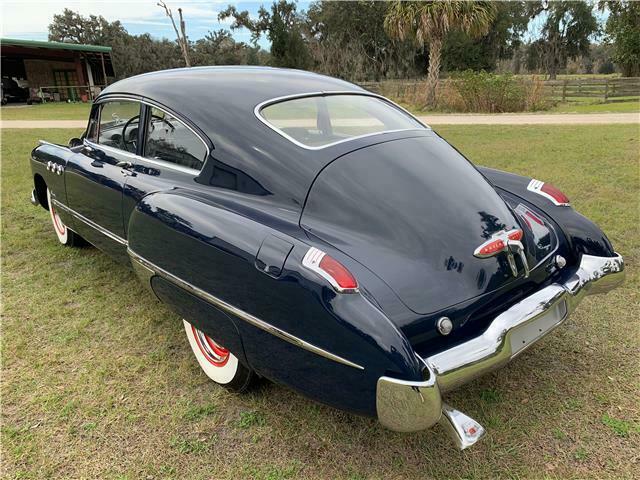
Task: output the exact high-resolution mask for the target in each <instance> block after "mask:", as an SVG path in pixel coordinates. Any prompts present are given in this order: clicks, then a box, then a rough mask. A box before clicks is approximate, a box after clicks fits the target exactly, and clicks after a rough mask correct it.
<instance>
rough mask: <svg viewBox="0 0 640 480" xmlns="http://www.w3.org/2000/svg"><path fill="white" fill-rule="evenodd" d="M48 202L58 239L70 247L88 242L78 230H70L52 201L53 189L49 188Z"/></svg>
mask: <svg viewBox="0 0 640 480" xmlns="http://www.w3.org/2000/svg"><path fill="white" fill-rule="evenodd" d="M47 203H48V205H49V215H51V223H53V229H54V230H55V232H56V235H57V236H58V240H59V241H60V243H61V244H63V245H67V246H69V247H80V246H83V245H85V244H86V242H85V241H84V239H83V238H82V237H81V236H80V235H78V234H77V233H76V232H73V231H71V230H69V228H68V227H67V226H66V225H65V224H64V222H63V221H62V219H61V218H60V216H59V215H58V212H57V211H56V209H55V207H54V206H53V203H52V202H51V191H50V190H49V189H48V188H47Z"/></svg>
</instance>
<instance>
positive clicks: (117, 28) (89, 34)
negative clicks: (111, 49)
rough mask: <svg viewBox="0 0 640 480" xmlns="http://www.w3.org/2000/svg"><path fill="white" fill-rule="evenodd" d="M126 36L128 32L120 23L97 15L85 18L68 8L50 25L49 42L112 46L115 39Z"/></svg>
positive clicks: (54, 17)
mask: <svg viewBox="0 0 640 480" xmlns="http://www.w3.org/2000/svg"><path fill="white" fill-rule="evenodd" d="M124 35H127V31H126V30H125V28H124V26H122V24H121V23H120V22H119V21H115V22H112V23H111V22H108V21H107V20H106V19H105V18H104V17H102V16H99V17H98V16H96V15H89V16H88V17H84V16H82V15H80V14H79V13H76V12H74V11H73V10H69V9H68V8H65V9H64V11H63V12H62V13H61V14H58V15H54V16H53V22H52V23H51V24H50V25H49V40H50V41H52V42H67V43H81V44H85V45H110V44H111V42H112V41H113V40H114V39H115V38H118V37H122V36H124Z"/></svg>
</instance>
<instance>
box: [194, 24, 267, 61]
mask: <svg viewBox="0 0 640 480" xmlns="http://www.w3.org/2000/svg"><path fill="white" fill-rule="evenodd" d="M260 51H261V50H260V47H250V46H249V45H247V44H245V43H243V42H236V41H235V40H234V39H233V37H232V35H231V33H230V32H228V31H227V30H217V31H215V32H209V33H208V34H207V35H205V37H204V38H201V39H199V40H197V41H196V42H195V44H194V45H193V64H194V65H245V64H256V65H259V64H261V63H264V61H261V58H260ZM262 53H263V54H264V53H266V52H264V51H263V52H262Z"/></svg>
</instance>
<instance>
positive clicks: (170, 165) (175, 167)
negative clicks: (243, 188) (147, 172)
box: [84, 138, 201, 177]
mask: <svg viewBox="0 0 640 480" xmlns="http://www.w3.org/2000/svg"><path fill="white" fill-rule="evenodd" d="M84 142H85V144H86V145H88V146H90V147H91V148H95V149H98V150H100V149H101V150H106V151H107V152H111V153H114V154H117V155H124V156H125V157H129V158H131V159H133V160H135V161H136V162H137V164H140V161H142V162H148V163H151V164H153V165H158V166H159V167H165V168H171V169H173V170H176V171H178V172H182V173H188V174H190V175H193V176H194V177H197V176H198V175H199V174H200V172H201V170H196V169H195V168H189V167H185V166H183V165H177V164H174V163H171V162H165V161H163V160H154V159H151V158H146V157H141V156H140V155H138V154H136V153H131V152H127V151H126V150H120V149H119V148H115V147H110V146H108V145H100V144H98V143H93V142H92V141H90V140H87V139H86V138H85V139H84Z"/></svg>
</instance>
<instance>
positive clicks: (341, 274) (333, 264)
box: [319, 255, 358, 290]
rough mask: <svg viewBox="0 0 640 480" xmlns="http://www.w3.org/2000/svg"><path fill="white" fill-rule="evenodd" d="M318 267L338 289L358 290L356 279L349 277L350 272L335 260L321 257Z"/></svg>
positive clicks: (326, 256) (327, 256)
mask: <svg viewBox="0 0 640 480" xmlns="http://www.w3.org/2000/svg"><path fill="white" fill-rule="evenodd" d="M319 266H320V268H321V269H322V270H323V271H325V272H326V273H327V274H328V275H329V276H330V277H331V278H333V279H334V280H335V281H336V283H337V284H338V286H339V287H340V288H342V289H345V290H351V289H354V288H358V282H356V279H355V278H354V277H353V275H351V272H350V271H349V270H347V269H346V267H345V266H344V265H342V264H341V263H340V262H339V261H337V260H336V259H335V258H333V257H330V256H329V255H325V256H324V257H322V260H320V265H319Z"/></svg>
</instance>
